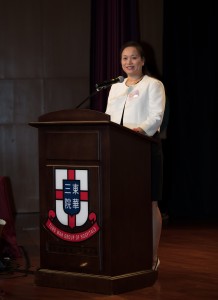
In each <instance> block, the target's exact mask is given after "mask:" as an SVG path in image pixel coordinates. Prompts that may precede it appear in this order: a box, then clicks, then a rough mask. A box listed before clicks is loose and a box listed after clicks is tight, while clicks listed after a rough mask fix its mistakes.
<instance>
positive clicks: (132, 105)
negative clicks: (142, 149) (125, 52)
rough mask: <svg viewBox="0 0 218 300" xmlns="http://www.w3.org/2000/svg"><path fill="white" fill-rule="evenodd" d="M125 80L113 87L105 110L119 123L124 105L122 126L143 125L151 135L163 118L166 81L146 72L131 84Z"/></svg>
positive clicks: (113, 120)
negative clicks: (139, 79)
mask: <svg viewBox="0 0 218 300" xmlns="http://www.w3.org/2000/svg"><path fill="white" fill-rule="evenodd" d="M126 80H127V78H126V79H125V80H124V82H122V83H116V84H113V85H112V86H111V89H110V92H109V96H108V103H107V107H106V111H105V113H106V114H108V115H110V117H111V121H112V122H115V123H118V124H120V122H121V118H122V113H123V109H124V106H125V110H124V116H123V126H125V127H128V128H130V129H132V128H135V127H141V128H142V129H143V130H144V131H145V133H146V134H147V135H148V136H152V135H154V134H155V132H156V131H158V130H159V129H160V125H161V123H162V120H163V115H164V109H165V101H166V96H165V89H164V86H163V83H162V82H161V81H159V80H157V79H155V78H153V77H150V76H148V75H145V76H144V77H143V78H142V80H141V81H140V82H139V83H137V84H135V85H133V86H130V87H128V86H126Z"/></svg>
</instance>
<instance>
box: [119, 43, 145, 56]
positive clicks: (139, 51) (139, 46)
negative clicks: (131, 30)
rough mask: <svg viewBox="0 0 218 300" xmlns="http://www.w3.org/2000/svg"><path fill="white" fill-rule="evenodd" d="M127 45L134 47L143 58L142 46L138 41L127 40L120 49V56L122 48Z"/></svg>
mask: <svg viewBox="0 0 218 300" xmlns="http://www.w3.org/2000/svg"><path fill="white" fill-rule="evenodd" d="M127 47H134V48H136V49H137V51H138V53H139V54H140V56H141V58H143V59H145V53H144V50H143V48H142V46H141V45H140V44H139V43H138V42H135V41H129V42H127V43H125V44H124V45H123V46H122V47H121V49H120V56H121V55H122V52H123V50H124V49H125V48H127Z"/></svg>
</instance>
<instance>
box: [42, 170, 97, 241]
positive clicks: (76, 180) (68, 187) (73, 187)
mask: <svg viewBox="0 0 218 300" xmlns="http://www.w3.org/2000/svg"><path fill="white" fill-rule="evenodd" d="M54 178H55V207H56V208H55V211H54V210H50V211H49V213H48V215H49V216H48V220H47V222H46V224H45V226H46V227H47V228H48V229H49V230H50V231H51V232H52V233H53V234H55V235H56V236H58V237H59V238H61V239H63V240H67V241H70V242H80V241H83V240H86V239H88V238H90V237H91V236H93V235H94V234H95V233H97V232H98V231H99V226H98V224H97V221H96V214H95V213H94V212H89V199H88V170H75V169H55V171H54ZM54 221H55V222H54ZM58 223H59V224H62V225H64V226H66V231H64V230H61V229H60V228H58V226H57V224H58ZM84 225H86V226H85V228H86V229H85V230H83V226H84ZM87 226H88V229H87ZM74 231H75V232H74Z"/></svg>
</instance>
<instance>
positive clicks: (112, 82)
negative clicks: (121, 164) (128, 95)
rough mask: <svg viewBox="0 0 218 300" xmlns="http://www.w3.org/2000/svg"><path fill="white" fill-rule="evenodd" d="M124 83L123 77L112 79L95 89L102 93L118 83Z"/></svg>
mask: <svg viewBox="0 0 218 300" xmlns="http://www.w3.org/2000/svg"><path fill="white" fill-rule="evenodd" d="M123 81H124V77H123V76H119V77H117V78H114V79H111V80H109V81H104V82H102V83H99V84H96V85H95V88H96V90H97V91H100V90H102V89H106V88H107V87H109V86H111V85H112V84H115V83H118V82H123Z"/></svg>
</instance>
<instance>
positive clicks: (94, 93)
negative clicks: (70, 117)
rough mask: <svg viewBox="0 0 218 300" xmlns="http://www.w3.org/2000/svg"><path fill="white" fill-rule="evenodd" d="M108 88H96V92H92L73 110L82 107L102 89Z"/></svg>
mask: <svg viewBox="0 0 218 300" xmlns="http://www.w3.org/2000/svg"><path fill="white" fill-rule="evenodd" d="M107 87H108V86H102V87H101V88H98V89H97V90H96V91H94V92H93V93H92V94H91V95H89V96H88V97H86V98H85V99H84V100H83V101H82V102H81V103H79V104H78V105H77V106H76V107H75V109H77V108H79V107H80V106H82V105H83V104H84V103H85V102H86V101H87V100H88V99H90V98H92V97H93V96H95V95H96V94H97V93H98V92H100V91H101V90H102V89H105V88H107Z"/></svg>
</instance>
